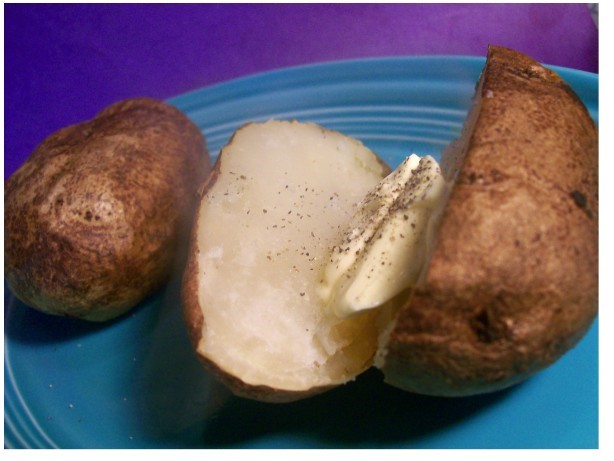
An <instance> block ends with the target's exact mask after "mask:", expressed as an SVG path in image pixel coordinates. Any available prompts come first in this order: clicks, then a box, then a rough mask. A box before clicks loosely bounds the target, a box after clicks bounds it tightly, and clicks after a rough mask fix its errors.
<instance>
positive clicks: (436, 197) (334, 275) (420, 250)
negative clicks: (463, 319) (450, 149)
mask: <svg viewBox="0 0 614 461" xmlns="http://www.w3.org/2000/svg"><path fill="white" fill-rule="evenodd" d="M446 190H447V186H446V182H445V180H444V178H443V176H442V175H441V170H440V168H439V165H438V164H437V161H436V160H435V159H433V157H431V156H426V157H423V158H420V157H418V156H417V155H415V154H412V155H410V156H409V157H407V158H406V159H405V160H404V161H403V163H402V164H401V165H400V166H399V167H398V168H397V169H396V170H395V171H393V172H392V173H391V174H390V175H388V176H387V177H386V178H384V179H383V180H382V181H381V182H380V183H379V184H378V185H377V186H376V187H375V189H373V190H372V191H371V192H369V193H368V194H367V196H366V197H365V198H364V199H363V200H362V202H361V203H360V204H359V205H358V209H357V211H356V213H355V214H354V216H353V217H352V220H351V222H350V225H349V227H348V228H347V229H346V230H345V231H344V232H343V235H342V236H341V237H340V238H339V243H338V244H337V245H335V246H334V247H333V248H332V249H331V252H330V258H329V261H328V262H327V263H326V265H325V266H324V268H323V274H322V278H321V282H320V286H319V287H318V288H319V294H320V296H321V297H322V299H323V301H324V302H325V304H326V305H327V306H329V307H330V308H331V309H332V311H333V312H334V314H335V315H336V316H338V317H347V316H349V315H352V314H354V313H357V312H360V311H363V310H365V309H371V308H374V307H377V306H380V305H382V304H384V303H385V302H386V301H388V300H390V299H392V298H393V297H394V296H396V295H397V294H399V293H401V292H402V291H404V290H405V289H407V288H411V287H413V286H415V284H416V283H417V282H418V280H419V278H420V276H421V274H422V272H423V270H424V268H425V265H426V262H427V261H426V259H427V257H428V255H429V254H430V250H431V248H430V246H431V244H432V240H433V236H434V232H435V226H436V223H437V221H438V218H439V216H440V215H441V212H442V209H443V205H444V203H445V196H446Z"/></svg>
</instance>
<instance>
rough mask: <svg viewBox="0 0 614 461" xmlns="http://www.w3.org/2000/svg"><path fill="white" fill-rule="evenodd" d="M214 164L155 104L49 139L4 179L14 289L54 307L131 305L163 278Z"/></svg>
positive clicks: (172, 111) (177, 118)
mask: <svg viewBox="0 0 614 461" xmlns="http://www.w3.org/2000/svg"><path fill="white" fill-rule="evenodd" d="M209 170H210V159H209V154H208V152H207V150H206V146H205V141H204V138H203V136H202V134H201V133H200V131H199V129H198V128H197V127H196V126H195V125H194V124H193V123H192V122H191V121H190V120H189V119H188V118H187V117H186V116H185V115H183V114H182V113H181V112H180V111H179V110H178V109H176V108H174V107H172V106H170V105H167V104H165V103H163V102H161V101H157V100H154V99H149V98H138V99H130V100H125V101H122V102H118V103H116V104H113V105H111V106H109V107H107V108H106V109H104V110H103V111H102V112H100V113H99V114H98V115H97V116H96V117H95V118H93V119H92V120H89V121H86V122H83V123H79V124H76V125H72V126H69V127H67V128H64V129H61V130H59V131H58V132H56V133H54V134H52V135H51V136H49V137H48V138H47V139H45V140H44V141H43V142H42V143H41V144H40V145H39V146H38V147H37V148H36V150H35V151H34V152H33V153H32V154H31V155H30V157H29V158H28V159H27V160H26V162H25V163H24V164H23V165H22V166H21V167H20V168H19V169H18V170H17V171H16V172H15V173H14V174H13V175H12V176H11V177H10V178H9V179H8V180H7V182H6V183H5V191H4V207H5V211H4V223H5V224H4V271H5V277H6V280H7V282H8V285H9V287H10V288H11V290H12V291H13V293H14V294H15V295H16V296H17V297H18V298H19V299H21V300H22V301H23V302H24V303H26V304H27V305H29V306H32V307H34V308H36V309H38V310H40V311H43V312H46V313H49V314H56V315H63V316H69V317H78V318H83V319H87V320H95V321H102V320H107V319H110V318H113V317H117V316H118V315H120V314H122V313H124V312H126V311H127V310H129V309H130V308H132V307H134V306H135V305H136V304H137V303H138V302H139V301H141V300H142V299H143V298H144V297H145V296H146V295H148V294H149V293H151V292H152V290H155V289H156V288H158V287H160V286H161V285H162V284H163V283H165V282H166V280H167V278H168V277H169V274H170V272H171V270H172V266H173V263H174V258H175V255H176V250H177V248H178V244H179V242H180V237H181V236H182V235H185V234H186V229H188V228H189V227H190V225H191V217H192V211H193V206H194V203H195V199H196V197H197V190H198V187H199V186H200V184H201V181H202V180H203V179H204V178H205V177H206V175H207V174H208V172H209Z"/></svg>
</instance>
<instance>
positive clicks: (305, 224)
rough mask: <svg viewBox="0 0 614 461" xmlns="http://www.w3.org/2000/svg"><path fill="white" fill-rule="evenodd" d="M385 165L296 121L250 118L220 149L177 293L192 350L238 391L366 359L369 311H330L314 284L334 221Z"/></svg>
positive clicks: (344, 369) (276, 396) (301, 379)
mask: <svg viewBox="0 0 614 461" xmlns="http://www.w3.org/2000/svg"><path fill="white" fill-rule="evenodd" d="M387 172H388V167H387V166H386V165H385V164H384V163H383V162H381V161H380V160H379V158H378V157H377V156H376V155H375V154H373V153H372V152H371V151H370V150H368V149H367V148H366V147H365V146H363V145H362V143H360V142H358V141H356V140H354V139H351V138H350V137H348V136H344V135H342V134H340V133H337V132H334V131H331V130H327V129H324V128H322V127H319V126H316V125H313V124H309V123H300V122H297V121H276V120H274V121H269V122H266V123H251V124H248V125H245V126H243V127H242V128H240V129H239V130H237V131H236V132H235V134H234V135H233V136H232V138H231V140H230V142H229V143H228V144H227V145H226V146H225V147H224V148H223V149H222V150H221V152H220V155H219V157H218V160H217V162H216V164H215V165H214V168H213V171H212V173H211V175H210V177H209V179H208V181H207V183H206V184H205V187H204V190H203V193H202V201H201V204H200V207H199V209H198V211H197V216H196V219H195V226H194V229H193V231H192V237H191V239H192V240H191V249H190V253H189V259H188V263H187V267H186V270H185V274H184V279H183V287H182V298H183V307H184V313H185V319H186V324H187V328H188V332H189V334H190V337H191V339H192V343H193V345H194V347H195V349H196V351H197V353H198V356H199V358H200V359H201V360H202V362H203V363H204V364H205V366H206V367H207V369H208V370H209V371H210V372H212V373H213V374H214V375H215V376H217V377H218V378H220V379H221V380H222V381H223V382H224V383H226V384H227V385H228V386H229V387H230V388H232V389H233V390H234V392H235V393H237V394H238V395H242V396H246V397H251V398H257V399H260V400H268V401H288V400H295V399H297V398H301V397H306V396H308V395H313V394H315V393H318V392H321V391H323V390H325V389H328V388H330V387H331V386H335V385H338V384H341V383H343V382H346V381H348V380H350V379H353V377H354V376H355V375H357V374H358V373H360V372H362V371H363V370H364V369H366V368H368V367H369V366H370V365H371V360H372V355H373V350H374V349H375V347H376V341H377V330H376V328H375V324H374V322H373V321H372V313H367V314H365V315H362V316H357V317H355V318H352V319H347V320H343V319H338V318H336V317H335V316H333V315H329V313H328V312H327V311H326V309H325V307H324V305H323V303H321V302H320V301H319V298H318V294H317V285H318V278H319V277H320V273H319V268H320V265H321V264H322V261H323V259H324V258H326V257H327V254H328V249H329V247H330V245H332V244H333V243H334V239H335V238H336V236H337V233H338V231H339V228H340V227H343V226H345V225H346V223H347V221H348V220H349V218H350V217H351V214H352V210H353V207H355V205H356V203H357V202H358V201H359V200H360V198H361V197H362V196H364V195H365V194H366V193H367V191H368V190H369V189H371V188H372V187H374V186H375V185H376V184H377V183H378V182H379V181H380V180H381V179H382V177H384V175H385V174H386V173H387Z"/></svg>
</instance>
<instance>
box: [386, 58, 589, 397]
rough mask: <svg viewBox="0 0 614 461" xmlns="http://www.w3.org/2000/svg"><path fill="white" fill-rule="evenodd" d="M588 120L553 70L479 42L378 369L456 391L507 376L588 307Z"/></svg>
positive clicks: (522, 371) (523, 370) (569, 342)
mask: <svg viewBox="0 0 614 461" xmlns="http://www.w3.org/2000/svg"><path fill="white" fill-rule="evenodd" d="M597 163H598V155H597V130H596V127H595V124H594V123H593V121H592V119H591V117H590V115H589V113H588V112H587V110H586V108H585V107H584V105H583V104H582V102H581V101H580V100H579V98H578V97H577V96H576V95H575V93H574V92H573V91H572V90H571V88H570V87H569V86H568V85H567V84H566V83H565V82H563V81H562V80H561V78H560V77H559V76H558V75H557V74H556V73H555V72H553V71H551V70H548V69H546V68H544V67H542V66H541V65H540V64H538V63H537V62H536V61H534V60H533V59H531V58H529V57H527V56H525V55H522V54H520V53H518V52H516V51H512V50H509V49H506V48H501V47H490V49H489V52H488V59H487V62H486V66H485V68H484V70H483V72H482V75H481V78H480V81H479V85H478V87H477V91H476V96H475V103H474V107H473V109H472V112H471V114H470V115H469V118H468V120H467V123H466V125H465V129H464V134H463V137H462V138H461V139H460V140H459V142H458V143H456V145H455V146H454V147H453V148H452V149H450V150H449V151H448V152H446V153H444V158H443V159H442V163H441V165H442V168H443V172H444V174H447V175H448V176H449V177H450V179H454V178H455V179H456V182H455V185H454V188H453V190H452V193H451V196H450V199H449V202H448V203H447V207H446V209H445V213H444V215H443V218H442V221H441V227H440V230H439V232H438V234H437V236H436V238H435V244H434V247H435V249H434V252H433V254H432V258H431V261H430V265H429V267H428V272H427V275H426V282H425V284H424V285H423V286H420V287H418V289H417V290H416V292H415V294H414V296H413V299H411V300H410V301H409V303H407V305H405V306H404V307H403V308H402V310H401V311H400V313H399V315H398V317H397V319H396V322H395V324H394V326H393V327H391V331H390V332H389V336H388V337H387V340H386V343H387V346H386V347H385V349H384V350H382V351H380V356H379V359H378V361H377V364H378V366H379V367H380V368H381V369H382V370H383V372H384V374H385V376H386V381H387V382H388V383H390V384H393V385H395V386H398V387H401V388H403V389H407V390H410V391H414V392H419V393H424V394H433V395H444V396H463V395H471V394H478V393H484V392H491V391H496V390H498V389H502V388H505V387H508V386H510V385H513V384H515V383H517V382H519V381H521V380H523V379H525V378H527V377H528V376H530V375H532V374H533V373H535V372H537V371H539V370H541V369H543V368H544V367H546V366H548V365H550V364H552V363H553V362H554V361H555V360H557V359H558V358H559V357H560V356H561V355H562V354H564V353H565V352H566V351H568V350H569V349H570V348H571V347H573V346H574V345H575V344H576V343H577V342H578V340H579V339H580V338H581V337H582V336H583V335H584V333H585V332H586V331H587V330H588V328H589V327H590V325H591V323H592V321H593V319H594V318H595V316H596V314H597V291H598V290H597V288H598V275H597V271H598V248H597V245H598V242H597V231H598V197H597V194H598V187H597V184H598V177H597V174H598V164H597Z"/></svg>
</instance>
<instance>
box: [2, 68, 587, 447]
mask: <svg viewBox="0 0 614 461" xmlns="http://www.w3.org/2000/svg"><path fill="white" fill-rule="evenodd" d="M483 65H484V59H483V58H465V57H417V58H384V59H367V60H354V61H341V62H334V63H324V64H317V65H310V66H303V67H296V68H290V69H284V70H279V71H275V72H269V73H264V74H259V75H255V76H251V77H246V78H241V79H238V80H233V81H231V82H228V83H223V84H219V85H215V86H211V87H208V88H204V89H201V90H198V91H194V92H191V93H188V94H185V95H182V96H178V97H176V98H173V99H172V100H170V103H172V104H174V105H175V106H177V107H179V108H180V109H182V110H183V111H184V112H185V113H186V114H187V115H188V116H189V117H190V118H191V119H192V120H193V121H194V122H195V123H196V124H197V125H198V126H199V127H200V129H201V130H202V131H203V133H204V134H205V136H206V138H207V141H208V145H209V148H210V151H211V153H212V154H213V155H214V156H216V155H217V153H218V152H219V149H220V148H221V147H222V146H223V145H224V144H225V143H226V142H227V141H228V139H229V137H230V135H231V133H232V132H233V131H234V130H235V129H236V128H237V127H239V126H240V125H242V124H243V123H246V122H248V121H252V120H266V119H270V118H296V119H298V120H304V121H313V122H316V123H320V124H322V125H325V126H327V127H329V128H332V129H335V130H339V131H341V132H344V133H346V134H349V135H352V136H355V137H357V138H359V139H361V140H362V141H363V142H364V143H365V144H366V145H368V146H369V147H370V148H371V149H373V150H374V151H375V152H378V153H379V154H380V155H381V156H382V157H383V158H384V159H385V160H386V161H387V162H388V163H389V164H391V165H392V166H395V165H397V164H398V163H399V162H400V160H401V159H402V158H403V157H404V156H405V155H406V154H409V153H410V152H416V153H418V154H427V153H428V154H434V155H436V156H438V155H439V153H440V151H441V149H442V148H443V147H444V146H445V145H446V144H447V143H448V142H450V141H451V140H452V139H454V138H456V137H457V136H458V135H459V133H460V130H461V127H462V123H463V120H464V117H465V115H466V113H467V110H468V108H469V106H470V104H471V97H472V95H473V91H474V86H475V83H476V81H477V79H478V76H479V73H480V71H481V69H482V67H483ZM555 70H557V71H558V72H559V73H560V75H561V76H562V77H563V78H564V79H566V80H567V81H568V82H569V83H570V84H571V85H572V87H573V88H574V89H575V91H576V92H577V93H578V95H579V96H580V97H581V98H582V100H583V101H584V103H585V104H586V105H587V107H588V109H589V111H590V112H591V115H592V116H593V118H594V119H595V120H596V121H597V120H598V77H597V76H596V75H594V74H589V73H586V72H581V71H575V70H570V69H563V68H555ZM178 289H179V276H177V277H175V278H174V279H173V280H172V281H171V282H170V283H169V284H168V285H167V286H166V287H165V288H164V289H163V290H161V291H160V292H158V293H156V294H155V295H153V296H152V297H150V298H149V299H147V300H146V301H144V302H143V303H141V305H140V306H138V307H137V308H136V309H135V310H134V311H133V312H131V313H129V314H127V315H126V316H124V317H122V318H120V319H117V320H115V321H113V322H111V323H108V324H104V325H96V324H89V323H84V322H80V321H75V320H69V319H64V318H56V317H51V316H46V315H44V314H40V313H38V312H36V311H34V310H32V309H29V308H27V307H25V306H24V305H23V304H22V303H21V302H19V301H18V300H16V299H15V298H14V297H13V295H12V294H11V293H10V291H9V290H8V289H7V288H6V285H5V291H4V302H5V311H4V323H5V330H4V384H5V388H4V411H5V414H4V436H5V439H4V441H5V445H6V446H7V447H65V448H69V447H70V448H173V447H177V448H183V447H193V448H196V447H232V448H244V447H254V448H263V447H268V448H274V447H275V448H277V447H279V448H290V447H294V448H302V447H318V448H332V447H335V448H337V447H341V448H367V447H370V448H377V447H395V448H402V447H406V448H486V447H496V448H515V447H517V448H596V447H597V446H598V379H597V371H598V363H597V362H598V361H597V346H598V326H597V322H596V323H595V324H594V325H593V327H592V328H591V330H590V331H589V333H588V334H587V336H586V337H585V338H584V339H583V340H582V341H581V342H580V344H579V345H578V346H577V347H576V348H575V349H573V350H572V351H570V352H569V353H568V354H567V355H565V356H564V357H563V358H562V359H561V360H560V361H558V362H557V363H556V364H555V365H553V366H551V367H550V368H548V369H547V370H545V371H543V372H542V373H540V374H538V375H537V376H535V377H533V378H531V379H529V380H528V381H526V382H524V383H522V384H520V385H518V386H516V387H513V388H511V389H509V390H506V391H502V392H498V393H495V394H490V395H483V396H477V397H469V398H459V399H445V398H434V397H425V396H419V395H413V394H410V393H406V392H402V391H399V390H397V389H394V388H392V387H390V386H387V385H385V384H383V383H382V381H381V377H380V375H379V373H378V372H377V371H375V370H373V371H369V372H367V373H365V374H364V375H362V376H360V377H359V378H358V379H357V380H356V381H355V382H353V383H351V384H348V385H346V386H343V387H341V388H337V389H335V390H332V391H330V392H328V393H326V394H323V395H321V396H318V397H314V398H311V399H308V400H304V401H300V402H296V403H291V404H286V405H272V404H264V403H259V402H254V401H249V400H245V399H241V398H237V397H234V396H232V395H231V394H230V393H229V392H228V391H227V390H226V389H225V388H223V387H222V386H220V385H219V384H217V383H216V382H215V381H213V380H212V379H211V378H210V377H209V376H208V375H207V374H206V373H205V371H204V370H203V369H202V368H201V366H200V364H199V363H198V361H197V359H196V357H195V354H194V353H193V351H192V349H191V346H190V344H189V342H188V338H187V336H186V333H185V331H184V328H183V323H182V319H181V313H180V308H179V299H178Z"/></svg>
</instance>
